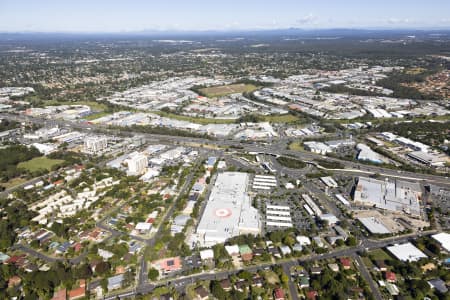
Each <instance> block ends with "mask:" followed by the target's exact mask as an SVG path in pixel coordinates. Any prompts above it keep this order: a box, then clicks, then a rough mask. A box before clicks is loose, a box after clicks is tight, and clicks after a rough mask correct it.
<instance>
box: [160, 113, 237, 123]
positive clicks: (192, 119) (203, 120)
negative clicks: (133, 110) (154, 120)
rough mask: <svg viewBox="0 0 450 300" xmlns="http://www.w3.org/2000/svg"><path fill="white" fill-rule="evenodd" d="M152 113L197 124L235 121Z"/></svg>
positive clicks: (233, 120) (232, 120)
mask: <svg viewBox="0 0 450 300" xmlns="http://www.w3.org/2000/svg"><path fill="white" fill-rule="evenodd" d="M152 113H154V114H157V115H160V116H161V117H166V118H170V119H175V120H180V121H188V122H192V123H197V124H202V125H206V124H231V123H234V122H236V120H235V119H213V118H201V117H190V116H183V115H177V114H173V113H167V112H163V111H152Z"/></svg>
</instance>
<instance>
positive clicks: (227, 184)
mask: <svg viewBox="0 0 450 300" xmlns="http://www.w3.org/2000/svg"><path fill="white" fill-rule="evenodd" d="M248 184H249V174H247V173H241V172H224V173H219V174H218V175H217V179H216V182H215V184H214V187H213V188H212V190H211V194H210V196H209V198H208V202H207V204H206V206H205V210H204V212H203V215H202V218H201V220H200V222H199V224H198V227H197V231H196V242H197V243H198V244H199V245H200V246H201V247H209V246H213V245H215V244H218V243H223V242H225V241H226V240H227V239H229V238H231V237H234V236H238V235H241V234H255V235H256V234H259V233H260V232H261V217H260V214H259V212H258V210H257V209H256V208H254V207H252V205H251V199H250V197H249V195H248V192H247V187H248Z"/></svg>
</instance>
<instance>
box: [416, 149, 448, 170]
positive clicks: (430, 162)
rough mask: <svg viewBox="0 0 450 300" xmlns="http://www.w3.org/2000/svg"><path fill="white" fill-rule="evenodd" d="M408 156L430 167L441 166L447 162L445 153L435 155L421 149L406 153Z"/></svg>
mask: <svg viewBox="0 0 450 300" xmlns="http://www.w3.org/2000/svg"><path fill="white" fill-rule="evenodd" d="M407 155H408V157H410V158H412V159H414V160H416V161H418V162H420V163H422V164H424V165H427V166H430V167H443V166H444V165H445V163H446V162H447V158H446V157H445V155H436V154H434V153H427V152H423V151H413V152H410V153H408V154H407Z"/></svg>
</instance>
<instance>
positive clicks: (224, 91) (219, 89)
mask: <svg viewBox="0 0 450 300" xmlns="http://www.w3.org/2000/svg"><path fill="white" fill-rule="evenodd" d="M256 89H258V87H257V86H255V85H253V84H243V83H237V84H229V85H221V86H210V87H207V88H203V89H200V93H202V94H203V95H205V96H206V97H208V98H216V97H222V96H226V95H230V94H237V93H246V92H247V93H248V92H253V91H254V90H256Z"/></svg>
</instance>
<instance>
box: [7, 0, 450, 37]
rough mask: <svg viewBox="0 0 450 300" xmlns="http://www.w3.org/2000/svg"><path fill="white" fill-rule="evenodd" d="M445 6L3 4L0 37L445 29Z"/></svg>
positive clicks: (439, 0) (45, 0) (177, 0)
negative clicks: (20, 34) (10, 34)
mask: <svg viewBox="0 0 450 300" xmlns="http://www.w3.org/2000/svg"><path fill="white" fill-rule="evenodd" d="M449 11H450V2H449V1H444V0H429V1H426V2H424V1H419V0H412V1H406V0H398V1H387V0H380V1H376V2H371V3H362V1H357V0H337V1H333V3H329V1H325V0H319V1H316V2H315V3H311V2H309V1H302V0H300V1H298V0H297V1H295V0H282V1H256V0H248V1H236V0H229V1H223V2H215V3H211V1H206V0H193V1H189V2H188V1H181V0H173V1H170V3H168V2H161V1H139V0H130V1H126V2H125V1H119V0H110V1H107V0H97V1H87V0H80V1H76V2H67V1H55V0H41V1H31V0H15V1H12V0H3V1H0V32H43V33H127V32H142V31H155V32H185V31H188V32H189V31H195V32H198V31H249V30H250V31H254V30H274V29H275V30H279V29H288V28H298V29H305V30H320V29H336V28H341V29H343V28H345V29H379V30H383V29H384V30H385V29H398V30H401V29H409V30H410V29H413V30H421V29H423V30H429V29H438V30H442V29H450V14H449V13H448V12H449Z"/></svg>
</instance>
